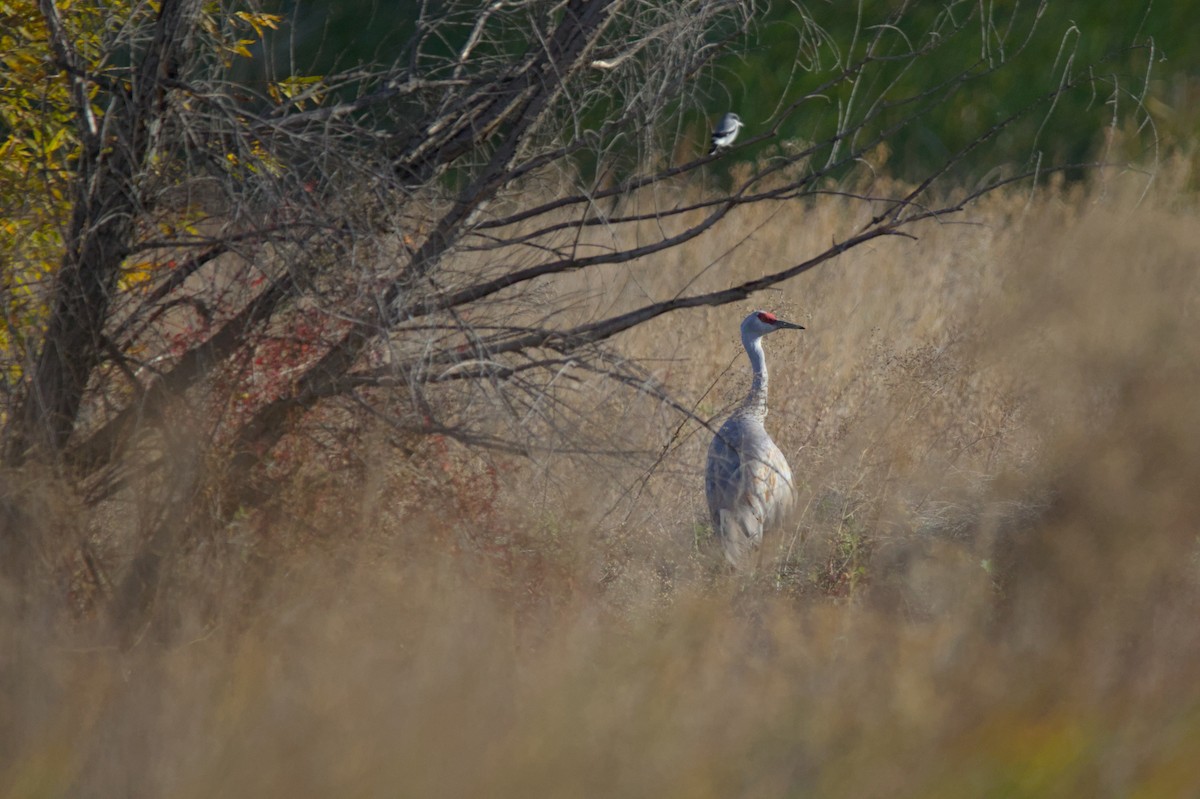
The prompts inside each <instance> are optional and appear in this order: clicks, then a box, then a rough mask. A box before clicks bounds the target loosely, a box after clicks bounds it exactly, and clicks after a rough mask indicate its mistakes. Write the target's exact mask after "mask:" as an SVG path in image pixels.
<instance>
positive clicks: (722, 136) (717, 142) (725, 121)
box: [708, 112, 746, 155]
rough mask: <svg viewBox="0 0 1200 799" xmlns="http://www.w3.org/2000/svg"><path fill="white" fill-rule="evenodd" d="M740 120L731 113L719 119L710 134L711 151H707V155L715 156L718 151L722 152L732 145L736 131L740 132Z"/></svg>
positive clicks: (741, 123)
mask: <svg viewBox="0 0 1200 799" xmlns="http://www.w3.org/2000/svg"><path fill="white" fill-rule="evenodd" d="M744 124H746V123H744V122H742V118H741V117H739V116H738V115H737V114H734V113H732V112H730V113H728V114H726V115H725V116H723V117H721V121H720V122H718V123H717V126H716V127H715V128H713V132H712V149H711V150H709V151H708V154H709V155H713V154H715V153H716V152H717V151H718V150H723V149H725V148H726V147H728V146H729V145H731V144H733V140H734V139H736V138H737V135H738V131H739V130H741V128H742V125H744Z"/></svg>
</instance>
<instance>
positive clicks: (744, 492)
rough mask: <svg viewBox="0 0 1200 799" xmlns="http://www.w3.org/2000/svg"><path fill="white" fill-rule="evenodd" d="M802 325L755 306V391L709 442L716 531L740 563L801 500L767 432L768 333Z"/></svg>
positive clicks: (747, 325) (707, 486) (749, 345)
mask: <svg viewBox="0 0 1200 799" xmlns="http://www.w3.org/2000/svg"><path fill="white" fill-rule="evenodd" d="M785 328H791V329H793V330H803V329H804V328H803V327H801V326H800V325H796V324H792V323H791V322H785V321H783V320H782V319H777V318H776V317H775V315H774V314H770V313H767V312H765V311H755V312H754V313H752V314H750V315H749V316H747V317H746V318H745V319H744V320H743V321H742V346H744V347H745V348H746V354H747V355H748V356H749V357H750V368H751V371H752V372H753V373H754V377H753V380H752V382H751V384H750V393H749V394H747V395H746V399H745V400H743V401H742V404H741V405H740V406H738V408H737V410H735V411H734V412H733V413H732V414H731V415H730V417H729V418H728V419H727V420H725V423H724V424H723V425H721V429H720V430H718V431H717V434H716V436H714V437H713V440H712V444H711V445H710V446H709V448H708V464H707V466H706V467H705V470H704V490H705V494H706V495H707V497H708V512H709V515H710V517H711V518H712V525H713V531H714V532H715V533H716V535H717V538H718V539H720V541H721V545H722V547H724V549H725V558H726V559H727V560H728V561H729V562H730V563H731V564H732V565H733V566H734V567H735V568H740V567H742V566H744V565H745V564H746V559H747V556H748V555H749V554H750V553H751V552H753V551H754V550H756V549H758V547H759V546H760V545H761V544H762V537H763V531H764V530H767V529H770V528H772V527H775V526H776V525H778V524H779V523H780V522H781V521H783V517H784V516H785V515H786V514H787V513H788V511H790V510H791V508H792V506H793V505H794V504H795V502H796V489H795V486H794V485H793V484H792V470H791V469H790V468H789V467H788V462H787V458H785V457H784V456H783V453H782V452H780V450H779V447H777V446H776V445H775V442H774V441H772V440H771V436H770V435H768V434H767V429H766V427H764V426H763V420H765V419H766V418H767V362H766V357H765V356H764V355H763V349H762V339H763V336H765V335H767V334H768V333H772V332H774V331H776V330H783V329H785Z"/></svg>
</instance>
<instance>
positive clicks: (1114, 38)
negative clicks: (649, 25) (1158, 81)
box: [710, 0, 1200, 179]
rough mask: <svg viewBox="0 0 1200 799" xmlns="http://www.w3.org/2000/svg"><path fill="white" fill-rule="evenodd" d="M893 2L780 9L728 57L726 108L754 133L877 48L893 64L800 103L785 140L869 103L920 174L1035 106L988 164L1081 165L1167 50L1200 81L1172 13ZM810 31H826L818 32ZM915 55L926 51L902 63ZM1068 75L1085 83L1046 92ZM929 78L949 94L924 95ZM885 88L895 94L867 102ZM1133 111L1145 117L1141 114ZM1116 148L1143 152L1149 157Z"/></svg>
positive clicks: (723, 82)
mask: <svg viewBox="0 0 1200 799" xmlns="http://www.w3.org/2000/svg"><path fill="white" fill-rule="evenodd" d="M896 6H897V4H896V3H893V2H888V0H868V1H867V2H864V3H862V4H854V3H833V4H806V5H803V6H792V5H788V4H777V5H775V6H774V7H773V9H772V12H771V13H770V14H769V15H768V16H767V17H766V18H765V19H764V20H762V22H761V24H760V26H759V28H758V40H757V42H756V46H753V47H751V48H750V49H749V50H748V51H747V52H745V53H741V52H739V53H735V54H731V55H730V56H729V58H728V59H726V61H725V63H724V64H723V65H722V70H720V71H719V73H718V74H717V75H716V76H714V80H713V86H712V87H711V88H710V93H711V94H712V95H714V96H720V95H722V94H724V95H725V96H726V97H727V98H728V99H727V100H725V101H724V102H725V103H727V104H728V106H729V107H730V108H734V109H741V112H742V116H743V118H744V119H746V120H747V124H748V128H747V133H751V134H752V133H754V132H755V131H756V130H762V129H763V128H764V127H766V126H767V125H768V124H770V123H771V122H773V121H774V120H773V119H772V118H771V117H772V114H773V113H774V112H775V110H776V109H778V108H781V107H785V106H786V105H787V104H789V103H792V102H795V101H796V100H797V99H798V98H800V97H803V96H805V95H806V94H808V93H810V92H814V91H816V90H817V88H818V87H819V86H820V84H821V83H822V82H823V81H824V80H826V79H827V78H828V76H829V75H830V74H833V73H835V72H837V71H838V70H841V69H844V68H853V67H854V65H856V64H857V63H858V62H859V61H860V59H862V58H863V57H864V55H866V53H867V52H868V49H869V48H871V47H872V46H873V45H874V46H876V49H875V50H874V54H875V55H876V56H880V57H882V58H884V59H893V58H894V59H895V60H894V61H887V60H884V61H882V62H877V63H875V64H874V65H872V67H871V72H870V74H869V77H868V79H867V80H866V81H864V82H863V83H862V84H861V85H859V86H857V87H850V86H844V87H840V88H839V89H838V90H836V91H835V92H833V93H825V92H822V93H821V96H822V97H823V98H824V99H823V100H819V101H818V100H812V101H808V102H806V104H805V106H804V107H803V109H804V110H802V113H801V114H799V115H796V116H794V117H793V118H792V119H790V120H788V121H786V122H785V123H784V125H783V127H782V128H781V131H780V133H781V138H783V139H785V140H786V139H789V138H796V139H800V140H802V141H820V140H822V139H824V138H825V137H827V136H830V135H832V134H833V133H834V131H835V130H836V125H837V124H838V123H839V122H840V121H841V119H843V118H845V117H846V116H854V115H856V114H861V113H864V112H865V111H868V110H869V111H870V112H871V113H878V114H879V116H878V119H877V120H876V122H875V124H874V125H872V126H871V128H870V130H871V131H888V133H887V135H886V140H887V144H888V147H889V149H890V151H891V153H892V159H891V161H890V163H889V168H890V171H892V172H893V173H894V174H896V175H898V176H899V177H902V178H906V179H916V178H917V177H918V176H923V175H925V174H927V173H928V172H929V171H930V170H931V169H934V168H937V167H939V166H940V165H941V164H942V163H943V162H944V161H945V160H946V159H948V158H949V157H950V156H951V155H952V154H953V153H955V152H958V151H959V150H961V149H962V148H964V147H966V146H967V145H968V144H970V143H971V142H972V141H974V140H975V139H976V138H977V137H978V136H980V135H981V134H983V133H985V132H986V131H988V130H989V129H990V128H992V127H993V126H995V125H997V124H998V123H1000V122H1001V121H1002V120H1005V119H1006V118H1008V117H1010V116H1011V115H1013V114H1016V113H1017V112H1019V111H1021V110H1022V109H1024V108H1027V107H1030V106H1034V105H1036V104H1039V103H1040V104H1041V106H1040V107H1039V109H1038V112H1037V113H1034V114H1033V115H1031V116H1029V117H1027V118H1025V119H1022V120H1019V121H1018V122H1017V123H1016V124H1015V125H1012V126H1010V127H1008V128H1007V129H1006V130H1005V131H1003V133H1001V135H1000V136H999V138H998V140H997V142H996V146H997V148H998V157H997V158H996V159H994V160H995V161H996V162H997V163H1012V164H1033V163H1036V162H1038V161H1039V159H1040V161H1041V162H1042V163H1047V164H1048V163H1079V162H1082V161H1085V160H1087V159H1089V158H1091V157H1093V156H1094V155H1095V153H1096V151H1097V146H1098V145H1099V144H1100V143H1102V142H1104V141H1106V140H1111V138H1112V137H1111V136H1106V130H1107V128H1108V126H1113V125H1118V124H1120V120H1121V118H1122V117H1124V116H1126V115H1127V114H1129V113H1130V112H1132V111H1134V110H1135V108H1136V107H1137V105H1138V103H1139V102H1140V101H1141V100H1142V99H1143V98H1144V97H1145V94H1146V91H1147V89H1148V88H1149V89H1150V90H1153V89H1154V86H1153V85H1150V86H1147V78H1148V76H1149V75H1150V70H1151V68H1152V67H1153V68H1154V70H1159V69H1161V68H1163V67H1165V66H1168V65H1167V64H1165V63H1161V61H1162V59H1163V56H1164V51H1165V52H1169V53H1174V54H1176V56H1177V57H1176V58H1175V59H1173V60H1172V61H1171V62H1170V69H1172V70H1175V71H1177V72H1180V73H1185V74H1191V75H1192V76H1193V77H1194V76H1195V75H1196V73H1197V71H1198V68H1200V61H1198V60H1197V58H1196V56H1195V55H1194V53H1193V52H1191V50H1192V48H1190V47H1188V46H1186V39H1185V37H1186V36H1187V35H1188V34H1187V33H1186V26H1183V25H1180V24H1179V20H1178V19H1177V17H1178V16H1179V14H1180V13H1181V12H1179V11H1178V10H1177V9H1174V8H1165V7H1159V6H1155V7H1154V8H1152V9H1148V8H1147V7H1146V6H1145V5H1143V4H1141V3H1112V4H1087V5H1083V6H1081V5H1080V4H1073V3H1063V2H1049V3H1044V4H1042V5H1040V6H1037V5H1029V4H1019V3H995V4H985V5H984V6H980V5H979V4H976V3H964V2H954V3H948V4H928V3H926V4H914V5H912V6H911V7H908V8H906V9H905V12H904V14H903V15H902V16H898V15H896V14H895V9H896ZM981 9H982V10H981ZM814 30H820V31H823V32H824V34H825V36H824V38H815V36H814V33H813V31H814ZM877 34H879V39H878V44H877V45H876V44H875V37H876V35H877ZM913 50H925V51H927V52H926V53H925V55H923V57H921V58H918V59H911V60H910V59H902V58H900V56H902V55H904V54H906V53H909V52H911V51H913ZM1001 65H1003V68H1002V69H1000V68H999V67H1000V66H1001ZM964 71H965V72H966V75H967V80H966V81H965V82H964V83H962V85H961V88H958V90H955V89H956V87H958V81H957V79H956V77H955V76H957V75H959V74H960V73H962V72H964ZM1070 82H1075V83H1077V85H1076V86H1075V87H1074V88H1072V89H1070V90H1068V91H1067V92H1065V93H1063V94H1062V95H1061V96H1060V97H1058V98H1057V99H1056V100H1054V101H1053V102H1050V101H1048V99H1047V98H1048V97H1049V96H1050V94H1051V93H1052V92H1054V91H1055V90H1056V89H1058V88H1059V87H1060V86H1062V85H1064V84H1067V83H1070ZM934 87H944V89H938V90H936V91H934V92H933V93H932V94H929V95H927V96H923V95H922V93H924V92H927V91H929V90H930V89H932V88H934ZM885 92H886V96H887V100H886V101H885V102H884V103H882V104H881V105H879V106H872V104H873V103H875V102H876V101H877V100H882V99H883V98H884V96H885ZM914 105H915V106H916V107H917V108H920V109H921V113H920V114H919V115H918V117H917V119H916V120H914V121H913V122H912V123H911V124H907V125H905V126H903V127H900V128H898V129H895V130H889V128H890V127H891V126H892V125H893V124H895V123H896V122H898V121H899V120H900V119H901V116H902V115H908V114H910V113H911V112H912V110H913V106H914ZM722 107H723V106H722ZM722 107H718V108H716V109H714V113H715V112H716V111H718V110H722ZM809 109H811V110H809ZM833 110H836V111H837V113H832V111H833ZM1137 116H1139V117H1140V118H1141V119H1142V120H1144V119H1145V115H1144V113H1143V114H1139V115H1137ZM776 146H777V145H776V144H774V143H765V144H763V145H761V146H760V147H758V148H751V149H749V150H747V151H745V152H744V154H743V157H746V158H748V159H755V158H757V157H760V156H761V155H765V154H767V153H769V152H770V151H771V149H772V148H774V147H776ZM1120 155H1121V156H1123V157H1125V158H1134V159H1137V158H1139V157H1143V156H1145V155H1147V153H1144V152H1136V151H1133V152H1121V153H1120ZM971 177H974V178H978V177H980V176H979V175H975V176H971Z"/></svg>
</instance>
